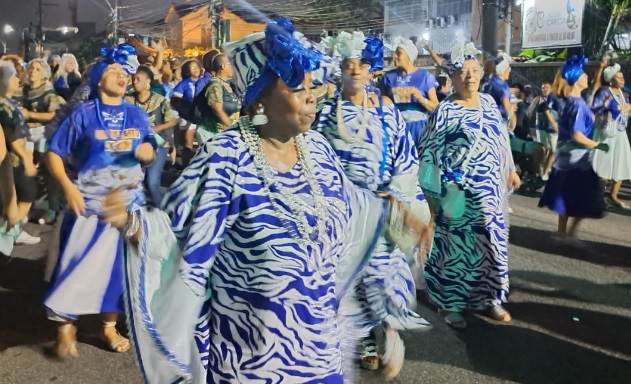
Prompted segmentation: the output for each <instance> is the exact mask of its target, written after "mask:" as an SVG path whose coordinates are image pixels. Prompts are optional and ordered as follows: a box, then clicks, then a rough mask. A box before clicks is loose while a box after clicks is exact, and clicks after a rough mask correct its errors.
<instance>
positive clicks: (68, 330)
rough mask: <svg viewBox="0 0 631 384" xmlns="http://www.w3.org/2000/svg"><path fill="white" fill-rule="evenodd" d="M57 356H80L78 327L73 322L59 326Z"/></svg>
mask: <svg viewBox="0 0 631 384" xmlns="http://www.w3.org/2000/svg"><path fill="white" fill-rule="evenodd" d="M55 356H57V357H59V358H60V359H65V358H66V357H78V356H79V353H78V352H77V328H76V327H75V326H74V325H73V324H72V323H66V324H64V325H60V326H59V328H57V343H56V344H55Z"/></svg>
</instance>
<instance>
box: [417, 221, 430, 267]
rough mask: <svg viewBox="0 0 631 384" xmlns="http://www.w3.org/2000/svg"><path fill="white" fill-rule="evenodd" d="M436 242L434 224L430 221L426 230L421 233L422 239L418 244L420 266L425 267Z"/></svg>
mask: <svg viewBox="0 0 631 384" xmlns="http://www.w3.org/2000/svg"><path fill="white" fill-rule="evenodd" d="M433 242H434V223H433V221H430V222H429V224H428V225H426V226H425V230H424V231H423V233H421V239H420V241H419V244H418V254H417V255H416V257H417V263H418V265H419V266H423V265H425V263H426V262H427V259H429V252H430V250H431V249H432V243H433Z"/></svg>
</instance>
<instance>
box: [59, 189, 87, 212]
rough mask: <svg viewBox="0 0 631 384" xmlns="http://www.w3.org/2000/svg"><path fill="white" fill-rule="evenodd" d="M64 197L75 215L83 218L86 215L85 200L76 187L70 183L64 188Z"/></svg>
mask: <svg viewBox="0 0 631 384" xmlns="http://www.w3.org/2000/svg"><path fill="white" fill-rule="evenodd" d="M64 195H65V197H66V203H67V204H68V208H69V209H70V210H71V211H72V212H74V214H75V215H77V216H81V215H84V214H85V200H83V195H82V194H81V191H79V188H77V186H76V185H74V184H72V183H70V184H68V185H67V186H66V187H64Z"/></svg>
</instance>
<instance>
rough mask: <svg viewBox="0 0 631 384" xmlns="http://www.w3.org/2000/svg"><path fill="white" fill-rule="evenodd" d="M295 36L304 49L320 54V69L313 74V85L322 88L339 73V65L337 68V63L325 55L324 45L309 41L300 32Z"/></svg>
mask: <svg viewBox="0 0 631 384" xmlns="http://www.w3.org/2000/svg"><path fill="white" fill-rule="evenodd" d="M294 36H295V37H296V39H297V40H298V41H299V42H300V44H302V46H303V47H305V48H307V49H309V50H313V51H316V52H318V53H319V54H320V66H319V67H318V69H315V70H313V71H312V72H311V79H312V82H313V85H317V86H320V85H325V84H327V83H328V82H329V81H330V79H331V78H332V77H333V76H334V74H335V71H336V70H337V71H339V65H338V66H337V68H336V67H335V64H336V63H335V61H334V60H333V58H331V57H330V56H328V55H327V54H326V53H325V52H326V48H325V46H324V45H323V44H322V43H315V42H313V41H311V40H309V39H307V37H306V36H305V35H303V34H302V33H300V32H295V33H294Z"/></svg>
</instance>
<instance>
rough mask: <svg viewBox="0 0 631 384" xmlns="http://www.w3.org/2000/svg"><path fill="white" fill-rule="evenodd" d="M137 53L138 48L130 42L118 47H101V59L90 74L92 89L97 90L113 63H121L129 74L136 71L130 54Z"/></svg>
mask: <svg viewBox="0 0 631 384" xmlns="http://www.w3.org/2000/svg"><path fill="white" fill-rule="evenodd" d="M135 53H136V49H135V48H134V47H132V46H131V45H129V44H121V45H119V46H118V47H117V48H113V47H104V48H101V51H100V55H101V60H99V61H98V62H96V64H94V65H93V66H92V70H91V71H90V74H89V76H88V79H89V83H90V88H91V89H92V91H93V92H94V91H96V89H97V87H98V86H99V82H100V81H101V78H102V77H103V73H104V72H105V69H106V68H107V67H108V66H110V65H112V64H120V65H121V66H122V67H123V69H124V70H125V72H127V74H128V75H133V74H134V73H136V68H135V66H133V65H131V64H130V63H129V61H128V58H129V56H130V55H134V54H135Z"/></svg>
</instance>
